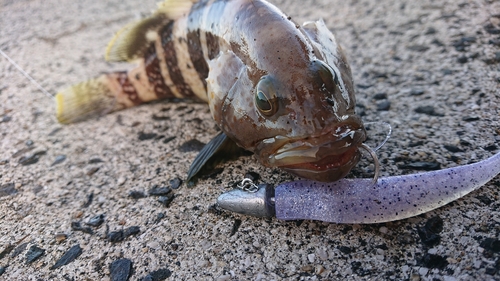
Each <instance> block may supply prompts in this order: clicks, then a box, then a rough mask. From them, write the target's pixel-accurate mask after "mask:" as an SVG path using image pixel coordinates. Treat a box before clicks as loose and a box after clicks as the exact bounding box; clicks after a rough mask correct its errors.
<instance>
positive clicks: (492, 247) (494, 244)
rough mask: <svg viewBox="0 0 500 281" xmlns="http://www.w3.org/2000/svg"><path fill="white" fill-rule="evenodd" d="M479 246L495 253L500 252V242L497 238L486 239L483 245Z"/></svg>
mask: <svg viewBox="0 0 500 281" xmlns="http://www.w3.org/2000/svg"><path fill="white" fill-rule="evenodd" d="M479 246H481V247H482V248H484V249H485V250H488V251H491V252H493V253H498V252H500V240H498V239H495V238H486V239H484V240H483V241H482V242H481V244H479Z"/></svg>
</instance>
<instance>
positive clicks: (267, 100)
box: [255, 76, 278, 116]
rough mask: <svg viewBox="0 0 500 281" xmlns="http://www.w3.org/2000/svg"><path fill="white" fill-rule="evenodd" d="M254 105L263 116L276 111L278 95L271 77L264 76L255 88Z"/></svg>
mask: <svg viewBox="0 0 500 281" xmlns="http://www.w3.org/2000/svg"><path fill="white" fill-rule="evenodd" d="M255 105H256V106H257V109H258V110H259V111H260V113H262V114H263V115H265V116H271V115H273V114H275V113H276V112H277V111H278V96H277V95H276V89H275V88H274V84H273V81H272V79H271V78H270V77H269V76H264V77H262V78H261V79H260V81H259V83H258V84H257V88H256V89H255Z"/></svg>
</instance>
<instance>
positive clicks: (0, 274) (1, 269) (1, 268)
mask: <svg viewBox="0 0 500 281" xmlns="http://www.w3.org/2000/svg"><path fill="white" fill-rule="evenodd" d="M5 269H6V267H5V266H0V276H2V274H4V273H5Z"/></svg>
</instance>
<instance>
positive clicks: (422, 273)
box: [418, 267, 429, 276]
mask: <svg viewBox="0 0 500 281" xmlns="http://www.w3.org/2000/svg"><path fill="white" fill-rule="evenodd" d="M427 273H429V269H428V268H425V267H421V268H420V269H419V270H418V274H420V276H425V275H427Z"/></svg>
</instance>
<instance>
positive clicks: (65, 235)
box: [55, 233, 68, 243]
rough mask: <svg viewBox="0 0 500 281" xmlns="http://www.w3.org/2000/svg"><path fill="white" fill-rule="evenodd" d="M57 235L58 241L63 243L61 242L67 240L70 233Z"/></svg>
mask: <svg viewBox="0 0 500 281" xmlns="http://www.w3.org/2000/svg"><path fill="white" fill-rule="evenodd" d="M55 237H56V242H57V243H61V242H63V241H65V240H66V239H68V235H67V234H65V233H56V235H55Z"/></svg>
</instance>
